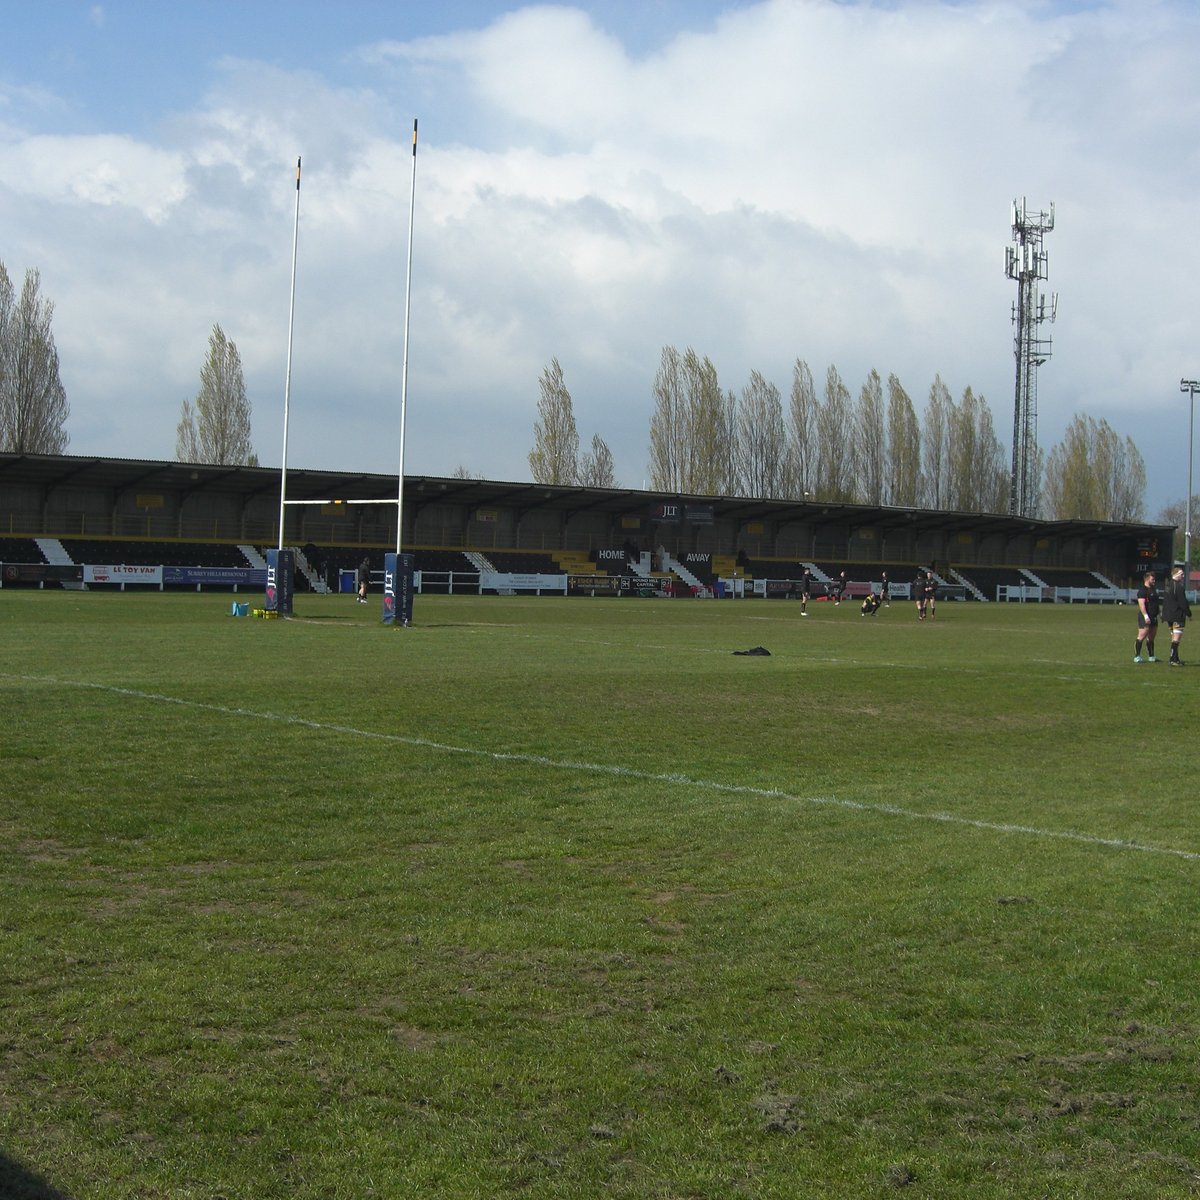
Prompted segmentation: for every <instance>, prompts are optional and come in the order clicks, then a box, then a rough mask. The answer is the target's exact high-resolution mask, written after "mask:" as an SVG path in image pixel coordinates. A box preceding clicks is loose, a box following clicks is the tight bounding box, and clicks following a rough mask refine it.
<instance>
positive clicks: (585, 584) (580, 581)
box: [567, 575, 621, 596]
mask: <svg viewBox="0 0 1200 1200" xmlns="http://www.w3.org/2000/svg"><path fill="white" fill-rule="evenodd" d="M620 589H621V578H620V576H618V575H568V576H567V591H568V592H570V594H571V595H572V596H615V595H617V594H618V592H619V591H620Z"/></svg>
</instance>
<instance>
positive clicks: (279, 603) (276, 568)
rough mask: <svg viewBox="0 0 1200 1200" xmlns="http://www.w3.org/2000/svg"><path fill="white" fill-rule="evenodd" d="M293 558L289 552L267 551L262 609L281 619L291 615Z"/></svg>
mask: <svg viewBox="0 0 1200 1200" xmlns="http://www.w3.org/2000/svg"><path fill="white" fill-rule="evenodd" d="M294 558H295V556H294V555H293V554H292V552H291V551H290V550H268V551H267V584H266V595H265V597H264V602H263V608H264V609H266V611H267V612H273V613H278V614H279V616H281V617H290V616H291V615H292V582H293V580H292V575H293V563H294Z"/></svg>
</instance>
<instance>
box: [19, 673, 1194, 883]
mask: <svg viewBox="0 0 1200 1200" xmlns="http://www.w3.org/2000/svg"><path fill="white" fill-rule="evenodd" d="M0 679H12V680H17V681H19V682H22V683H38V684H50V685H53V686H55V687H69V688H77V689H80V690H86V691H97V692H108V693H109V694H110V695H114V696H127V697H129V698H130V699H133V700H148V701H151V702H153V703H155V704H174V705H177V706H178V707H180V708H194V709H198V710H200V711H202V712H211V713H218V714H220V715H222V716H227V717H252V718H253V719H254V720H257V721H275V722H278V723H279V724H281V725H297V726H299V727H301V728H303V729H315V730H319V731H321V732H324V733H339V734H347V735H349V736H351V737H358V738H367V739H370V740H372V741H380V742H391V743H392V744H394V745H401V746H412V747H414V748H416V749H420V750H436V751H438V752H440V753H442V754H463V755H468V756H470V757H472V758H482V759H490V760H491V761H492V762H505V763H525V764H528V765H530V766H535V767H549V768H550V769H551V770H555V771H582V772H588V773H591V774H594V775H609V776H612V777H613V778H616V779H634V780H640V781H641V782H644V783H670V784H674V785H677V786H683V787H691V788H697V789H699V790H701V791H708V792H716V793H719V794H721V795H727V796H754V797H757V798H758V799H761V800H793V801H795V802H796V803H797V804H813V805H822V806H825V807H828V808H841V809H845V810H847V811H849V812H861V813H875V814H878V815H882V816H888V817H904V818H905V819H907V820H912V821H939V822H941V823H943V824H946V825H961V826H964V827H966V828H969V829H980V830H984V831H986V832H988V833H1005V834H1024V835H1025V836H1027V837H1034V838H1052V839H1055V840H1058V841H1064V842H1075V843H1076V844H1078V845H1083V846H1106V847H1108V848H1109V849H1112V850H1136V851H1138V852H1140V853H1142V854H1166V855H1170V856H1171V857H1173V858H1184V859H1188V860H1189V861H1192V862H1196V861H1200V852H1196V851H1192V850H1179V849H1176V848H1175V847H1173V846H1151V845H1147V844H1146V843H1144V842H1131V841H1128V840H1126V839H1124V838H1105V837H1099V836H1098V835H1096V834H1091V833H1078V832H1075V831H1073V830H1062V829H1042V828H1040V827H1039V826H1036V825H1013V824H1009V823H1007V822H1002V821H982V820H978V819H976V818H973V817H964V816H959V815H958V814H956V813H946V812H930V813H925V812H917V811H916V810H915V809H911V808H900V807H898V806H897V805H894V804H868V803H865V802H864V801H861V800H845V799H839V798H838V797H836V796H797V795H795V794H794V793H791V792H785V791H782V790H780V789H779V788H759V787H751V786H750V785H749V784H742V783H720V782H717V781H716V780H711V779H693V778H692V777H691V776H689V775H681V774H677V773H674V772H671V773H658V772H654V771H639V770H637V769H636V768H634V767H621V766H613V765H611V764H608V763H593V762H582V761H577V760H574V759H558V758H548V757H547V756H545V755H543V754H522V753H517V752H515V751H505V750H482V749H480V748H479V747H477V746H455V745H451V744H450V743H449V742H435V741H432V740H431V739H429V738H419V737H409V736H407V735H405V734H401V733H381V732H379V731H378V730H373V729H358V728H356V727H355V726H353V725H336V724H333V723H331V722H328V721H314V720H311V719H310V718H308V717H296V716H289V715H287V714H286V713H273V712H263V711H261V710H258V709H251V708H233V707H231V706H229V705H225V704H209V703H206V702H204V701H202V700H187V699H185V698H183V697H181V696H168V695H165V694H163V693H161V692H145V691H140V690H139V689H137V688H124V687H115V686H113V685H112V684H105V683H89V682H87V681H86V680H78V679H56V678H54V677H53V676H48V675H13V674H8V673H0Z"/></svg>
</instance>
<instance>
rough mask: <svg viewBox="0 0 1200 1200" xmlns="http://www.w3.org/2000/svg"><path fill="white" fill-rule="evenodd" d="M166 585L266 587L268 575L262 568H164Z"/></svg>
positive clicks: (163, 578)
mask: <svg viewBox="0 0 1200 1200" xmlns="http://www.w3.org/2000/svg"><path fill="white" fill-rule="evenodd" d="M162 581H163V583H166V584H179V583H190V584H203V583H207V584H210V585H211V586H213V587H221V586H225V587H266V584H267V573H266V571H264V570H263V569H262V568H261V567H163V569H162Z"/></svg>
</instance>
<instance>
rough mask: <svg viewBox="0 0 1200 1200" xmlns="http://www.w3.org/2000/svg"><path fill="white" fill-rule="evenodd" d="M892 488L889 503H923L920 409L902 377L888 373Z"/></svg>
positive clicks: (889, 463)
mask: <svg viewBox="0 0 1200 1200" xmlns="http://www.w3.org/2000/svg"><path fill="white" fill-rule="evenodd" d="M887 421H888V470H887V476H888V487H887V488H886V490H885V495H884V498H885V500H886V501H887V502H888V503H889V504H899V505H903V506H905V507H909V508H911V507H913V506H915V505H917V504H919V503H920V502H921V427H920V425H919V424H918V423H917V413H916V409H914V408H913V402H912V400H911V399H910V398H909V395H908V393H907V392H906V391H905V390H904V387H903V385H902V384H901V383H900V380H899V379H898V378H897V377H896V376H895V375H889V376H888V416H887Z"/></svg>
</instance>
